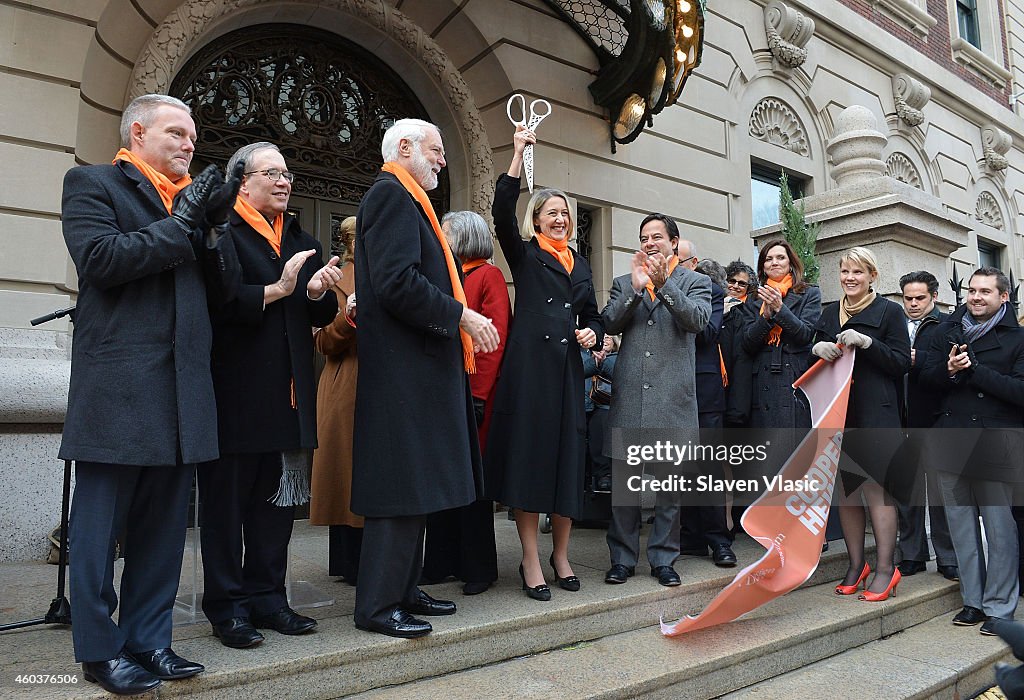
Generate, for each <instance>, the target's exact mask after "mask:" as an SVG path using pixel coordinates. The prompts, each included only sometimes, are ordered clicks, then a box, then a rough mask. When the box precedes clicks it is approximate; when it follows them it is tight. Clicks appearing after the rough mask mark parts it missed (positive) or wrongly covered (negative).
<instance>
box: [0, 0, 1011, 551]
mask: <svg viewBox="0 0 1024 700" xmlns="http://www.w3.org/2000/svg"><path fill="white" fill-rule="evenodd" d="M623 3H624V4H626V5H628V4H629V3H628V2H626V1H625V0H623ZM563 4H564V5H570V4H571V5H579V6H581V7H582V6H589V5H593V4H594V2H591V1H590V0H587V1H580V2H575V3H568V2H567V3H563ZM968 5H973V6H974V9H973V11H972V12H973V15H971V16H970V17H967V18H964V17H963V16H962V14H963V13H962V12H961V13H959V14H958V10H957V6H958V3H957V2H956V0H784V1H780V0H769V1H768V2H763V1H761V0H710V2H709V3H708V7H707V9H706V12H705V44H704V51H703V59H702V63H701V65H700V66H699V67H698V68H697V69H696V71H695V72H694V74H693V75H692V76H691V77H690V79H689V81H688V83H687V84H686V88H685V90H684V91H683V93H682V96H681V98H680V99H679V101H678V103H677V104H676V105H675V106H672V107H669V108H666V109H665V110H664V111H663V112H661V113H660V114H659V115H657V116H656V117H655V119H654V124H653V126H651V127H649V128H647V129H645V131H644V132H643V133H642V134H641V136H640V137H639V138H638V139H637V140H635V141H634V142H632V143H630V144H628V145H625V146H619V147H618V149H617V151H616V152H615V153H613V152H612V149H611V148H610V142H609V128H608V117H607V115H606V114H605V113H604V112H603V110H602V109H601V108H600V107H599V106H597V105H596V104H595V103H594V101H593V99H592V97H591V95H590V93H589V91H588V85H589V84H590V83H591V82H592V81H593V79H594V75H595V73H596V71H597V70H598V68H599V64H598V59H597V57H596V56H595V54H594V52H593V51H592V50H591V48H590V47H589V46H588V45H587V43H586V42H585V41H584V40H583V39H582V38H581V37H580V36H579V34H578V33H577V32H576V31H574V30H573V28H572V27H571V26H570V25H569V24H568V23H567V22H566V21H565V19H564V18H563V16H561V15H560V14H559V13H557V12H556V11H554V10H553V8H552V6H551V4H549V3H548V2H545V1H544V0H317V1H314V0H73V1H72V0H0V162H3V163H5V164H7V166H8V168H10V172H8V174H7V176H6V177H5V178H4V183H3V185H0V387H2V391H0V479H2V480H3V482H4V483H5V485H6V487H5V495H4V497H3V499H0V531H2V532H3V533H4V535H3V539H0V561H3V560H11V559H29V558H36V557H39V556H41V555H42V554H43V552H44V551H45V546H44V540H43V538H44V534H45V532H46V530H47V529H48V528H49V527H52V524H53V523H54V522H55V521H56V520H57V518H58V517H59V500H60V486H59V484H60V473H61V469H62V464H61V463H59V462H58V461H57V460H56V452H57V449H56V448H57V445H58V443H59V437H60V427H61V423H62V421H63V414H64V405H65V402H66V391H67V389H66V387H67V378H68V374H69V359H68V358H69V346H70V342H71V333H70V330H71V329H70V326H69V324H68V322H67V320H66V319H64V320H58V321H53V322H51V323H49V324H47V325H45V326H44V327H42V328H38V329H37V328H31V327H30V326H29V323H28V320H29V319H30V318H32V317H35V316H39V315H41V314H44V313H46V312H48V311H51V310H53V309H56V308H59V307H65V306H70V305H71V304H73V303H74V297H75V289H76V280H75V273H74V267H73V265H72V264H71V262H70V259H69V257H68V255H67V251H66V249H65V246H64V243H63V239H62V237H61V229H60V195H61V192H60V190H61V180H62V177H63V175H64V173H65V171H67V170H68V169H69V168H71V167H73V166H75V165H76V164H87V163H101V162H108V161H109V160H110V159H111V157H112V156H113V154H114V153H115V152H116V150H117V148H118V145H119V144H118V135H117V134H118V123H119V119H120V113H121V110H122V109H123V108H124V106H125V105H126V104H127V102H128V101H129V100H130V99H131V98H132V97H134V96H136V95H139V94H142V93H144V92H167V91H172V87H174V86H175V81H176V80H179V81H181V80H182V76H184V75H185V73H187V72H189V71H192V73H189V74H190V75H192V74H194V75H196V76H201V75H202V74H203V73H202V70H201V69H202V66H201V65H198V64H197V63H196V61H198V60H199V59H200V58H202V57H204V56H205V57H207V58H208V60H211V61H212V60H220V59H219V58H218V57H219V56H221V54H219V53H218V51H219V48H220V47H221V46H222V45H226V44H227V43H228V42H229V41H235V42H236V43H237V40H238V39H239V37H241V38H242V39H244V38H245V37H246V36H247V35H250V34H251V35H252V36H254V37H255V36H259V37H269V38H268V39H266V40H267V41H270V39H275V40H276V39H281V40H285V41H292V42H293V43H294V44H295V45H296V46H304V45H305V44H306V42H305V40H304V39H303V31H304V29H308V31H309V33H310V35H309V36H310V41H313V40H314V39H315V40H317V41H321V40H322V39H323V36H324V33H326V34H328V35H331V36H334V37H338V38H340V39H339V40H338V42H337V47H335V48H336V49H337V50H338V51H340V52H342V53H347V54H348V55H349V60H350V61H353V62H355V64H356V65H358V64H359V61H364V62H365V63H366V65H367V66H370V64H371V63H372V64H373V67H374V70H378V71H380V72H381V75H385V74H386V76H387V79H388V80H390V81H391V83H389V84H391V85H392V87H394V86H398V87H396V88H395V89H396V90H397V92H398V93H401V94H402V95H404V98H403V99H408V100H410V102H409V104H415V105H416V108H417V109H419V110H420V111H422V113H423V116H426V117H428V118H430V119H431V120H432V121H434V122H435V123H437V124H439V125H440V126H441V128H442V130H443V132H444V134H445V145H446V148H447V155H448V163H449V167H448V181H447V185H446V187H447V189H446V191H445V192H444V197H445V200H446V201H445V202H444V203H445V204H446V205H447V206H449V207H450V208H452V209H463V208H471V209H476V210H478V211H481V212H486V211H487V210H488V208H489V203H490V195H491V192H492V189H493V183H494V180H495V178H496V176H497V174H498V173H500V172H503V171H504V169H505V167H506V165H507V162H508V159H509V157H510V155H511V133H512V127H511V125H510V124H509V122H508V119H507V117H506V110H505V107H506V101H507V99H508V97H509V96H510V95H511V94H512V93H513V92H523V93H525V94H526V95H528V96H529V97H531V98H533V97H545V98H547V99H548V100H550V101H551V104H552V106H553V114H552V115H551V117H549V118H548V119H547V120H545V122H544V123H543V125H542V126H541V127H540V128H539V130H538V133H539V138H540V144H539V145H538V147H537V149H536V175H535V179H536V181H537V183H539V184H542V185H546V186H553V187H558V188H561V189H563V190H565V191H566V192H568V193H569V194H570V195H571V196H572V197H574V198H575V202H576V206H577V207H578V209H579V213H580V218H581V219H582V220H584V221H585V222H586V224H587V238H586V245H587V248H588V251H589V255H590V257H591V260H592V266H593V268H594V271H595V275H596V279H597V282H598V287H599V289H600V290H602V292H603V291H605V290H607V289H608V287H609V286H610V284H611V279H612V277H613V276H614V274H616V273H622V272H624V271H625V270H627V269H628V258H629V256H630V254H631V252H632V251H633V250H634V248H635V245H636V235H637V226H638V223H639V222H640V220H641V219H642V217H643V216H644V215H645V214H646V213H647V212H650V211H662V212H665V213H667V214H669V215H671V216H673V217H674V218H676V219H677V220H678V221H679V223H680V227H681V229H682V230H683V232H684V235H685V236H686V237H688V238H692V239H693V240H694V241H695V242H696V244H697V248H698V253H699V255H701V256H702V257H714V258H716V259H718V260H720V261H723V262H725V261H728V260H732V259H735V258H743V259H745V260H747V261H748V262H753V258H754V254H755V253H754V247H753V245H754V242H755V241H756V240H759V239H762V238H763V237H764V236H765V235H768V234H770V232H771V230H772V229H771V228H770V227H771V223H772V219H773V215H774V214H773V211H772V208H773V205H772V202H773V200H772V198H773V197H774V196H775V194H774V193H775V190H774V187H775V185H774V183H775V182H777V176H778V174H779V172H781V171H782V170H783V169H784V170H785V171H786V172H787V173H788V174H789V176H790V178H791V180H793V181H794V183H795V184H796V185H798V187H799V190H800V191H801V192H802V193H803V194H804V195H806V197H807V199H806V202H807V207H808V213H809V214H810V215H811V217H812V218H817V219H818V220H820V221H822V222H823V226H824V228H823V235H822V251H823V253H825V254H826V255H829V254H833V255H834V254H835V253H836V251H838V250H841V249H842V248H843V247H847V246H848V245H852V244H854V243H869V244H875V245H878V246H880V247H881V249H882V250H883V251H884V253H885V254H884V257H883V260H884V268H885V269H883V281H882V288H883V291H884V292H886V293H892V292H893V291H894V290H895V284H896V279H897V278H898V276H899V274H901V273H902V272H905V271H908V270H910V269H918V268H921V267H927V268H928V269H931V270H932V271H933V272H934V273H935V274H936V275H937V276H938V277H939V278H940V279H942V280H945V279H947V278H948V277H950V275H951V272H952V266H951V261H952V262H956V263H957V267H958V271H959V272H960V274H961V275H964V274H966V273H967V272H968V271H969V270H970V269H971V268H973V267H975V266H976V265H977V264H978V262H979V260H983V261H987V262H992V263H995V264H997V265H999V266H1000V267H1002V268H1003V269H1004V270H1012V271H1013V272H1014V275H1015V277H1016V278H1018V279H1019V278H1020V276H1021V273H1022V271H1024V269H1022V268H1024V242H1022V240H1021V223H1020V221H1021V220H1020V216H1019V211H1020V209H1021V207H1022V206H1024V149H1022V145H1024V144H1022V138H1024V121H1022V120H1021V118H1020V116H1018V115H1019V110H1020V109H1021V108H1020V105H1019V102H1018V96H1017V93H1018V92H1020V91H1021V90H1024V7H1022V6H1021V5H1020V4H1019V3H1018V2H1017V0H1007V1H1006V2H1003V1H1002V0H976V2H972V3H968ZM965 19H966V20H970V21H969V22H965ZM314 33H315V36H314ZM289 37H291V39H289ZM327 43H328V44H330V43H331V42H330V41H327ZM232 45H233V46H234V44H232ZM249 45H257V46H258V42H256V44H253V42H250V44H249ZM204 60H207V59H204ZM381 66H383V68H381ZM367 70H369V68H368V69H367ZM297 75H299V76H300V79H299V83H300V87H301V83H302V80H301V75H302V73H301V72H299V73H297ZM335 78H337V76H335ZM335 78H323V80H324V81H325V82H323V83H321V84H320V88H322V89H320V90H319V92H317V91H315V90H314V91H311V92H310V93H309V94H306V93H303V95H302V96H301V99H300V98H296V99H299V102H298V103H296V104H299V105H300V106H299V107H298V109H300V110H302V109H305V110H307V111H308V114H306V115H305V117H304V119H305V120H306V121H307V122H309V125H308V126H309V128H310V129H312V131H311V133H315V132H316V128H315V127H316V126H317V122H318V120H321V121H323V120H327V119H328V116H329V115H328V112H329V110H330V109H331V108H332V107H331V104H332V103H331V100H332V94H334V93H333V92H332V90H334V89H335V88H336V87H337V85H340V83H337V84H333V83H330V82H329V80H333V79H335ZM198 79H199V78H197V80H198ZM314 82H315V80H314ZM193 84H195V83H193ZM332 85H334V86H335V88H332V87H331V86H332ZM293 87H294V85H293ZM339 89H340V88H339ZM239 99H242V98H239ZM854 106H857V107H861V108H863V109H862V110H855V113H850V112H847V114H846V116H844V117H842V118H841V116H840V115H841V114H843V112H844V110H845V109H847V108H849V107H854ZM228 107H231V106H230V105H229V106H228ZM292 107H295V105H292ZM292 107H290V108H292ZM333 108H334V109H337V108H338V105H337V104H334V107H333ZM851 114H852V116H851ZM220 116H221V118H225V119H227V121H226V122H225V123H229V122H230V118H228V117H225V116H224V115H223V114H222V115H220ZM228 131H230V130H228ZM854 132H856V133H854ZM224 133H227V132H224ZM243 135H244V134H243ZM249 135H251V134H249ZM236 136H237V134H236ZM348 137H349V138H357V137H358V134H352V133H349V134H348ZM857 139H860V140H857ZM270 140H273V138H271V139H270ZM850 143H854V144H855V147H853V148H852V150H851V148H849V147H848V145H849V144H850ZM865 144H867V145H866V146H865ZM218 145H219V147H221V148H224V149H228V147H229V146H231V141H230V138H227V137H225V139H224V140H223V141H222V142H219V144H218ZM205 146H209V147H210V148H211V149H213V146H212V145H211V144H207V143H205V142H202V140H201V143H200V144H199V148H198V154H197V158H198V157H202V155H203V150H204V147H205ZM230 150H233V147H232V148H230ZM314 150H315V149H314ZM211 153H212V151H211ZM849 153H856V154H859V155H857V158H866V159H867V160H868V161H871V162H870V163H869V165H868V166H867V167H866V169H865V168H861V169H860V170H858V171H857V173H858V174H857V175H856V176H855V177H853V178H852V179H851V178H850V177H848V172H849V169H850V168H851V167H853V166H851V165H850V158H849V157H848V154H849ZM837 154H839V155H837ZM314 160H315V159H314ZM844 163H845V164H846V165H844V166H843V164H844ZM879 163H881V165H880V166H879ZM350 165H351V164H350ZM839 166H843V167H844V168H846V169H845V170H843V168H840V167H839ZM305 167H306V169H307V170H308V171H309V173H308V174H309V178H308V180H307V181H308V182H310V183H315V184H316V187H313V186H312V185H310V186H308V189H307V190H305V191H302V190H299V189H297V190H296V195H297V198H296V203H297V206H298V207H299V209H302V210H304V211H303V216H304V217H305V221H306V225H307V227H308V228H312V229H316V230H317V231H318V235H320V236H321V238H322V239H323V240H325V242H329V241H330V224H331V222H332V221H336V220H337V218H338V217H340V216H341V215H343V214H346V213H348V212H349V211H351V210H352V207H353V206H354V201H357V198H356V197H355V196H353V194H352V192H353V190H352V189H351V185H352V182H357V181H358V178H355V180H352V181H348V180H345V179H344V178H341V179H338V178H334V177H333V176H332V175H331V174H330V173H329V172H318V171H317V167H318V165H317V163H315V162H308V163H305ZM338 167H340V168H342V169H344V167H345V166H343V165H342V166H338ZM351 167H352V168H353V170H358V168H355V166H351ZM293 169H296V170H298V172H299V173H300V177H301V175H302V174H303V169H302V168H298V167H295V166H294V163H293ZM363 175H365V173H363ZM346 188H348V189H346ZM766 227H767V228H766ZM829 264H830V263H828V259H827V260H826V264H825V265H823V270H824V271H825V274H824V275H823V279H822V286H823V293H824V296H825V298H827V299H828V298H835V297H836V295H837V293H838V290H837V284H836V283H835V282H834V279H833V277H832V276H831V275H830V274H829V270H828V269H827V268H828V266H829ZM830 284H831V288H830V287H829V285H830ZM952 300H953V296H952V291H951V290H950V289H948V288H947V286H946V285H944V287H943V293H942V301H943V302H944V303H951V302H952Z"/></svg>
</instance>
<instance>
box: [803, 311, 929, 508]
mask: <svg viewBox="0 0 1024 700" xmlns="http://www.w3.org/2000/svg"><path fill="white" fill-rule="evenodd" d="M905 319H906V317H905V316H904V314H903V307H902V306H901V305H900V304H897V303H896V302H893V301H889V300H888V299H886V298H885V297H883V296H877V297H875V300H874V301H873V302H871V304H870V305H869V306H868V307H867V308H866V309H864V310H863V311H861V312H860V313H858V314H857V315H856V316H853V317H852V318H851V319H850V320H849V321H847V322H846V324H845V325H842V326H840V325H839V302H832V303H831V304H828V305H826V306H825V308H824V309H823V310H822V312H821V319H820V320H819V321H818V324H817V326H816V328H815V334H814V342H816V343H817V342H820V341H828V342H833V343H834V342H836V336H837V335H839V332H840V331H842V330H846V329H848V328H849V329H853V330H855V331H858V332H859V333H863V334H864V335H866V336H868V337H869V338H871V346H870V347H868V348H867V349H864V348H857V359H856V362H855V363H854V365H853V380H852V381H853V383H852V385H851V388H850V400H849V403H848V404H847V409H846V429H847V432H846V434H845V435H844V437H843V459H842V460H841V462H840V467H841V468H842V469H843V479H844V482H843V483H844V485H845V487H846V490H847V492H851V491H853V490H854V489H855V488H856V487H857V486H858V485H859V484H860V482H861V481H863V479H862V478H860V479H858V478H856V475H859V474H860V472H861V471H863V472H864V474H866V475H867V476H870V477H871V478H872V479H873V480H874V481H875V482H877V483H879V484H881V485H882V486H884V487H885V489H886V491H887V492H888V493H889V494H891V495H893V496H895V497H897V499H898V500H900V501H903V502H905V501H906V499H907V497H908V496H909V493H910V490H911V489H912V487H913V483H914V478H915V476H916V471H915V470H914V469H913V468H912V467H913V465H904V464H892V466H891V468H890V464H891V462H892V458H893V456H894V455H896V453H897V451H898V450H899V448H900V446H901V445H902V444H903V431H902V427H901V421H900V408H899V397H898V393H899V385H900V384H901V383H902V381H903V375H904V374H906V373H907V370H909V369H910V336H909V335H907V323H906V320H905ZM858 428H862V429H866V430H860V431H857V430H855V429H858ZM854 464H856V465H857V467H859V469H858V468H857V467H854V466H853V465H854ZM861 476H862V475H861Z"/></svg>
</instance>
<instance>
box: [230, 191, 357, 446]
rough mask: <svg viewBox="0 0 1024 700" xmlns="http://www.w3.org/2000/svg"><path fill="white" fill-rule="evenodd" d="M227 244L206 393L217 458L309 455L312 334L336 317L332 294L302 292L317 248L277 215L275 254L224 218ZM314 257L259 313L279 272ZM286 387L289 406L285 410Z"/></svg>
mask: <svg viewBox="0 0 1024 700" xmlns="http://www.w3.org/2000/svg"><path fill="white" fill-rule="evenodd" d="M230 223H231V241H232V243H233V244H234V248H235V251H236V253H237V255H238V261H239V264H240V266H241V278H240V280H239V281H238V283H237V286H236V288H235V293H234V294H233V295H232V296H233V297H234V299H233V300H232V301H231V302H230V303H228V304H226V305H225V306H224V307H223V308H221V309H219V310H217V311H215V313H214V316H213V385H214V389H215V391H216V394H217V415H218V426H219V434H220V451H221V453H223V454H244V453H256V452H280V451H284V450H294V449H298V448H306V449H313V448H314V447H316V395H315V392H316V389H315V387H314V380H313V335H312V327H313V326H318V327H320V326H326V325H327V324H329V323H330V322H331V321H332V320H333V319H334V316H335V314H336V313H337V311H338V302H337V299H336V297H335V295H334V292H332V291H328V292H326V293H325V294H324V295H323V297H322V298H320V299H319V300H318V301H310V300H309V298H308V297H307V296H306V285H307V284H308V283H309V280H310V279H311V278H312V277H313V274H314V273H316V271H317V270H319V269H320V268H321V267H323V265H324V262H323V257H322V255H321V246H320V243H319V242H317V240H316V239H315V238H313V236H311V235H309V234H308V233H306V232H305V231H303V230H302V229H301V228H300V227H299V222H298V220H297V219H296V218H295V217H293V216H292V215H290V214H285V224H284V231H283V232H282V235H281V254H280V255H278V254H277V253H276V252H274V248H273V247H272V246H271V245H270V242H269V241H267V239H266V238H264V237H263V236H261V235H260V234H259V233H258V232H257V231H256V230H255V229H254V228H253V227H252V226H250V225H249V224H248V223H246V222H245V220H244V219H242V217H241V216H239V215H238V213H237V212H234V211H232V212H231V218H230ZM304 250H316V254H315V255H312V256H310V257H309V258H308V259H307V260H306V262H305V263H304V264H303V266H302V268H301V269H300V270H299V274H298V277H297V279H296V282H295V289H294V291H293V292H292V293H291V294H290V295H289V296H287V297H284V298H282V299H278V300H276V301H274V302H271V303H270V304H268V305H267V306H266V308H264V306H263V288H264V287H265V286H266V285H268V284H274V283H275V282H277V281H278V280H279V279H280V278H281V273H282V271H283V269H284V264H285V263H286V262H288V260H290V259H291V257H292V256H293V255H295V254H296V253H298V252H301V251H304ZM292 379H294V380H295V383H294V387H295V404H296V408H292Z"/></svg>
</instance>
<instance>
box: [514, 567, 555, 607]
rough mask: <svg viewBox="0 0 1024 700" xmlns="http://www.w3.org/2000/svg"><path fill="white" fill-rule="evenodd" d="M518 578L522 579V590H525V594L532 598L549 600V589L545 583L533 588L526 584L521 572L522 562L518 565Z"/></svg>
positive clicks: (523, 574)
mask: <svg viewBox="0 0 1024 700" xmlns="http://www.w3.org/2000/svg"><path fill="white" fill-rule="evenodd" d="M519 578H521V579H522V580H523V590H524V591H526V595H528V596H530V597H531V598H533V599H534V600H545V601H546V600H551V589H550V588H548V585H547V584H546V583H542V584H540V585H539V586H534V587H533V588H530V587H529V586H527V585H526V574H525V573H524V572H523V565H522V564H520V565H519Z"/></svg>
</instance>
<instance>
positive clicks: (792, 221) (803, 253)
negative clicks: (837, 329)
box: [779, 171, 821, 284]
mask: <svg viewBox="0 0 1024 700" xmlns="http://www.w3.org/2000/svg"><path fill="white" fill-rule="evenodd" d="M779 218H780V220H781V221H782V235H783V237H785V239H786V241H787V242H788V243H789V244H790V245H791V246H793V250H794V251H796V254H797V256H798V257H799V258H800V262H801V263H802V264H803V266H804V280H805V281H806V282H808V283H809V284H817V283H818V275H819V272H820V270H819V269H818V259H817V257H816V256H815V254H814V249H815V245H816V243H817V240H818V231H819V229H820V228H821V226H820V224H817V223H814V224H809V223H807V218H806V215H805V211H804V203H803V202H800V207H799V208H797V206H796V205H795V204H794V203H793V193H792V192H791V191H790V189H789V178H787V177H786V172H785V171H783V172H782V177H781V178H779Z"/></svg>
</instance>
